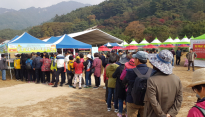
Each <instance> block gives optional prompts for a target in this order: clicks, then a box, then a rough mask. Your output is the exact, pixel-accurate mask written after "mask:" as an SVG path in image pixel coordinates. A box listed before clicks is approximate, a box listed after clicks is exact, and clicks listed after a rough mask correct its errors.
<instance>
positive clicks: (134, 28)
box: [29, 0, 205, 42]
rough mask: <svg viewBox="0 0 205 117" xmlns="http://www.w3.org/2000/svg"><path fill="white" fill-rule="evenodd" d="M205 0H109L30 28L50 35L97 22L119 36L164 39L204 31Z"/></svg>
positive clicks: (102, 27) (34, 32) (44, 35)
mask: <svg viewBox="0 0 205 117" xmlns="http://www.w3.org/2000/svg"><path fill="white" fill-rule="evenodd" d="M204 6H205V0H106V1H104V2H102V3H101V4H99V5H95V6H89V7H84V8H80V9H77V10H75V11H72V12H71V13H68V14H66V15H61V16H56V17H55V18H54V19H53V22H49V23H44V24H43V25H39V26H36V27H33V28H32V29H31V30H29V33H31V34H32V35H33V36H36V37H38V38H40V37H50V36H58V35H63V34H65V33H67V34H68V33H73V32H77V31H82V30H84V29H87V28H89V27H92V26H95V25H97V26H98V28H99V29H102V30H104V31H106V32H108V33H110V34H112V35H114V36H116V37H118V38H120V39H123V40H126V41H128V42H130V41H131V40H132V39H133V38H134V39H135V40H136V41H137V42H139V41H141V40H142V39H143V38H146V39H147V40H148V41H150V42H151V41H152V40H153V39H154V38H155V37H158V38H159V39H160V40H161V41H164V40H166V39H167V38H168V37H169V36H171V37H172V38H175V37H177V36H179V37H180V38H182V37H184V35H185V34H186V35H187V36H188V37H191V36H192V35H193V36H195V37H196V36H199V35H201V34H204V33H205V13H204V12H205V7H204Z"/></svg>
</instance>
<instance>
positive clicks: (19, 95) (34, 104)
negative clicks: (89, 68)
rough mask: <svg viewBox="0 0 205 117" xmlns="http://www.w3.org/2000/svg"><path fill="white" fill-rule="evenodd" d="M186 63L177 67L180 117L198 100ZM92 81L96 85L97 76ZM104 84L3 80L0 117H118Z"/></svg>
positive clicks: (0, 96)
mask: <svg viewBox="0 0 205 117" xmlns="http://www.w3.org/2000/svg"><path fill="white" fill-rule="evenodd" d="M182 60H184V59H183V58H182ZM183 64H184V61H182V62H181V66H175V68H174V74H176V75H177V76H178V77H179V78H180V79H181V82H182V84H183V104H182V108H181V110H180V112H179V114H178V115H177V117H186V116H187V114H188V111H189V109H190V108H191V107H192V106H193V105H194V104H195V103H194V102H196V100H197V98H196V96H195V93H194V92H193V91H192V90H191V88H187V87H186V86H187V85H188V84H189V83H190V82H191V78H192V73H193V72H192V71H189V72H188V71H187V68H186V67H183ZM149 66H150V65H149ZM197 69H199V68H197ZM8 78H9V77H8ZM0 79H1V76H0ZM101 80H102V79H101ZM92 82H93V85H94V79H93V78H92ZM103 86H104V83H102V87H100V88H99V89H92V88H90V89H81V90H79V89H78V88H77V89H72V88H68V87H67V86H64V87H58V88H52V87H50V86H47V85H43V84H38V85H37V84H34V83H30V84H29V83H25V82H21V81H15V80H7V81H2V80H0V94H1V95H0V117H116V113H114V112H113V111H111V112H107V106H106V104H105V101H104V100H105V98H104V97H105V96H104V94H105V89H103Z"/></svg>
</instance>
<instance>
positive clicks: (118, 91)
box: [112, 54, 129, 117]
mask: <svg viewBox="0 0 205 117" xmlns="http://www.w3.org/2000/svg"><path fill="white" fill-rule="evenodd" d="M128 61H129V59H128V58H127V57H126V54H123V55H122V56H121V59H120V61H119V63H120V66H119V67H118V68H117V69H116V71H115V72H114V73H113V75H112V77H113V78H116V87H115V99H114V100H118V103H119V113H118V114H117V116H118V117H122V111H123V101H125V99H126V91H125V85H124V84H123V83H122V80H120V76H121V74H122V72H123V70H124V69H125V63H127V62H128Z"/></svg>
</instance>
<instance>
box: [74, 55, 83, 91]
mask: <svg viewBox="0 0 205 117" xmlns="http://www.w3.org/2000/svg"><path fill="white" fill-rule="evenodd" d="M74 68H75V79H74V86H73V88H74V89H75V88H76V83H77V78H79V89H82V87H81V81H82V75H83V68H84V66H83V63H81V62H80V57H79V56H77V57H76V62H74Z"/></svg>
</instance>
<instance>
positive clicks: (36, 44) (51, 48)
mask: <svg viewBox="0 0 205 117" xmlns="http://www.w3.org/2000/svg"><path fill="white" fill-rule="evenodd" d="M32 52H56V45H54V44H52V43H48V42H44V41H42V40H40V39H37V38H35V37H33V36H31V35H30V34H28V33H27V32H25V33H23V34H22V35H21V36H16V37H15V38H13V39H12V40H11V41H9V42H8V43H7V44H5V53H8V59H9V53H32ZM9 69H12V67H11V66H10V61H9ZM11 78H12V75H11Z"/></svg>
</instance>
